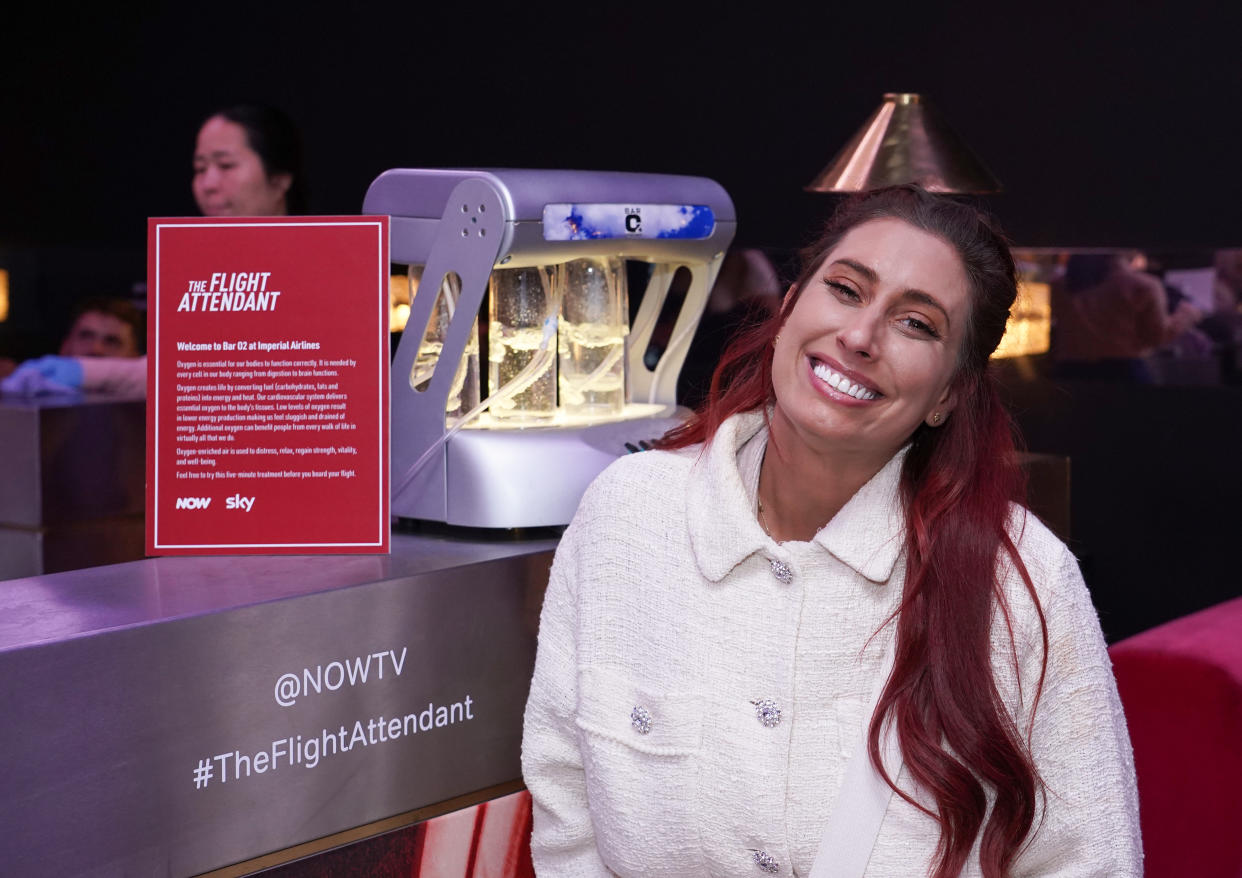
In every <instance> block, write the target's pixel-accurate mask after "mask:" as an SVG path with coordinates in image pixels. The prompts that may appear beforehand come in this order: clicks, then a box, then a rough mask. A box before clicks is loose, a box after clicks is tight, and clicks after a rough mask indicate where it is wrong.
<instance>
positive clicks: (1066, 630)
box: [523, 187, 1142, 878]
mask: <svg viewBox="0 0 1242 878" xmlns="http://www.w3.org/2000/svg"><path fill="white" fill-rule="evenodd" d="M803 265H804V269H803V271H802V273H801V276H800V277H799V278H798V280H797V281H796V282H795V283H794V285H793V286H792V287H791V288H790V290H789V292H788V293H787V294H786V297H785V301H784V303H783V305H782V308H781V311H780V313H779V314H778V315H776V316H775V317H774V318H773V319H772V320H771V321H770V322H769V323H767V324H765V325H762V326H760V327H757V328H756V329H755V330H753V331H752V332H750V333H749V334H747V335H745V336H743V337H742V338H740V339H739V340H738V341H737V342H736V343H735V345H734V346H733V347H732V348H731V349H730V350H729V351H728V352H727V353H726V354H725V356H724V358H723V360H722V361H721V364H720V366H719V368H718V369H717V372H716V374H715V376H714V378H713V382H712V390H711V394H710V396H709V397H708V400H707V402H706V403H705V404H704V406H703V407H702V408H701V409H700V410H699V411H698V412H697V413H696V414H695V415H694V417H693V418H692V419H691V420H690V421H688V422H687V423H686V424H685V425H683V426H682V427H681V428H679V429H678V430H675V431H673V432H672V433H671V434H670V435H669V436H667V437H665V439H664V440H663V442H662V443H661V450H658V451H653V452H648V453H646V454H641V455H634V456H631V457H628V458H625V459H622V460H620V461H618V462H617V463H615V464H614V465H613V466H612V467H610V468H609V469H608V470H606V471H605V472H604V474H603V475H601V476H600V478H599V479H597V480H596V482H595V483H594V484H593V485H592V487H591V488H590V490H588V492H587V494H586V496H585V497H584V498H583V501H582V504H581V505H580V507H579V510H578V513H577V515H576V516H575V518H574V521H573V522H572V523H571V525H570V527H569V528H568V530H567V531H566V533H565V536H564V538H563V540H562V542H561V545H560V547H559V549H558V551H557V556H556V560H555V562H554V564H553V569H552V576H551V580H550V583H549V586H548V592H547V596H546V598H545V602H544V608H543V615H542V619H541V623H540V632H539V652H538V657H537V660H536V667H535V674H534V678H533V680H532V683H531V692H530V698H529V701H528V703H527V712H526V730H525V735H524V740H523V766H524V774H525V780H526V783H527V786H528V787H529V788H530V791H531V794H532V796H533V801H534V819H535V823H534V836H533V841H532V850H533V854H534V857H535V863H536V867H537V870H538V872H539V874H540V875H561V874H574V875H581V874H599V875H606V874H614V873H615V874H619V875H630V874H634V875H637V874H643V875H675V874H676V875H684V874H708V873H710V874H720V875H733V874H737V875H749V874H754V873H755V871H756V869H758V870H760V871H762V872H766V873H770V874H786V875H788V874H793V875H820V874H831V875H833V876H845V875H850V876H863V875H868V876H891V875H928V876H935V878H949V876H953V875H958V874H966V875H982V876H987V878H998V876H1010V875H1017V874H1022V875H1044V874H1053V873H1055V874H1064V875H1069V874H1073V875H1075V876H1086V875H1098V876H1105V875H1107V876H1137V875H1140V874H1141V872H1142V865H1141V863H1142V853H1141V846H1140V842H1139V835H1138V805H1137V800H1136V794H1135V787H1134V769H1133V760H1132V756H1131V751H1130V744H1129V739H1128V736H1127V733H1126V727H1125V719H1124V715H1123V714H1122V712H1121V707H1120V704H1119V702H1118V699H1117V692H1116V686H1115V683H1114V681H1113V678H1112V674H1111V670H1110V665H1109V662H1108V657H1107V654H1106V652H1105V649H1104V641H1103V637H1102V636H1101V634H1100V628H1099V623H1098V621H1097V619H1096V616H1095V612H1094V610H1093V608H1092V605H1091V600H1090V596H1089V595H1088V593H1087V590H1086V587H1085V585H1084V583H1083V581H1082V577H1081V574H1080V573H1079V571H1078V566H1077V563H1076V561H1075V559H1074V558H1073V556H1072V555H1071V554H1070V553H1069V551H1068V550H1067V549H1066V547H1065V546H1064V545H1063V544H1062V543H1061V542H1060V541H1058V540H1057V539H1056V538H1055V537H1054V536H1053V535H1052V534H1051V532H1049V531H1048V530H1047V529H1046V528H1045V527H1044V526H1043V525H1042V524H1041V523H1040V522H1038V521H1037V520H1035V519H1034V518H1033V517H1032V516H1029V515H1028V514H1027V513H1026V511H1025V510H1024V509H1023V508H1022V507H1021V506H1020V505H1017V501H1018V500H1019V499H1020V496H1021V490H1020V488H1021V478H1020V473H1019V471H1018V469H1017V467H1016V459H1015V453H1014V441H1013V435H1012V432H1011V426H1010V423H1009V420H1008V416H1007V414H1006V413H1005V411H1004V410H1003V408H1002V407H1001V405H1000V403H999V402H998V399H997V396H996V392H995V389H994V387H993V382H992V378H991V376H990V374H989V372H988V357H989V355H990V354H991V352H992V351H993V350H995V348H996V346H997V344H998V343H999V341H1000V338H1001V336H1002V334H1003V332H1004V327H1005V320H1006V317H1007V315H1008V310H1009V308H1010V306H1011V305H1012V304H1013V301H1014V298H1015V295H1016V281H1015V271H1014V263H1013V259H1012V257H1011V255H1010V253H1009V250H1008V248H1007V246H1006V244H1005V242H1004V240H1003V239H1002V238H1001V236H1000V235H999V234H998V233H997V232H996V231H995V230H994V228H993V226H992V225H991V224H990V223H989V222H988V220H987V219H986V218H985V217H983V216H982V215H981V214H979V213H978V212H977V211H976V210H975V209H973V208H971V207H967V206H965V205H962V204H959V203H957V202H954V201H951V200H948V199H944V198H941V197H937V196H932V195H929V194H927V193H926V192H923V191H922V190H920V189H917V188H913V187H900V188H896V189H887V190H880V191H877V192H873V193H866V194H863V195H861V196H859V197H857V198H855V199H853V200H851V201H848V202H846V203H845V204H844V205H843V206H842V207H841V208H840V210H839V211H838V213H837V214H836V215H835V216H834V218H833V220H832V221H831V222H830V224H829V226H828V228H827V230H826V232H825V234H824V235H823V236H822V237H821V238H820V240H819V241H818V242H817V244H816V245H815V246H813V247H812V248H810V249H809V250H808V251H807V252H806V253H805V254H804V261H803ZM829 862H830V863H832V866H831V871H823V872H821V871H818V870H820V869H824V868H825V863H829Z"/></svg>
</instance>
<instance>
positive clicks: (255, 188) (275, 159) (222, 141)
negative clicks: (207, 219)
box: [191, 104, 306, 216]
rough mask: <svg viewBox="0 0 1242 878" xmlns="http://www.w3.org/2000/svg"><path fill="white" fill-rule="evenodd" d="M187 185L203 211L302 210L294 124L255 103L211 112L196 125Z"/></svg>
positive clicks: (273, 212)
mask: <svg viewBox="0 0 1242 878" xmlns="http://www.w3.org/2000/svg"><path fill="white" fill-rule="evenodd" d="M191 186H192V188H193V190H194V200H195V201H196V202H197V203H198V209H199V210H200V211H202V213H203V215H204V216H285V215H286V214H291V213H292V214H297V213H305V211H306V200H305V193H304V190H305V181H304V175H303V173H302V144H301V137H300V136H299V134H298V129H297V126H295V125H294V124H293V121H292V120H291V119H290V118H289V117H288V116H286V115H285V114H284V113H282V112H281V111H280V110H277V109H276V108H274V107H268V106H263V105H259V104H239V105H237V106H234V107H229V108H227V109H224V110H220V111H219V112H217V113H213V114H212V115H211V116H209V117H208V118H207V120H206V121H205V122H204V123H203V124H202V127H201V128H199V130H198V140H197V143H196V144H195V147H194V177H193V180H192V183H191Z"/></svg>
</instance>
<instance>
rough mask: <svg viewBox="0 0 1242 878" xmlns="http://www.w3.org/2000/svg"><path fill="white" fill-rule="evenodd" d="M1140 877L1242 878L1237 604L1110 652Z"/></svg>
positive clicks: (1241, 635) (1241, 617)
mask: <svg viewBox="0 0 1242 878" xmlns="http://www.w3.org/2000/svg"><path fill="white" fill-rule="evenodd" d="M1109 652H1110V654H1111V655H1112V659H1113V667H1114V671H1115V672H1116V675H1117V688H1118V691H1119V692H1120V694H1121V702H1122V705H1123V706H1124V707H1125V712H1126V721H1127V723H1128V725H1129V728H1130V740H1131V741H1132V742H1133V744H1134V767H1135V770H1136V772H1137V774H1138V789H1139V810H1140V816H1141V820H1142V827H1143V847H1144V850H1145V852H1146V861H1147V867H1146V874H1147V878H1164V876H1169V878H1173V876H1178V878H1181V876H1188V875H1193V876H1196V878H1216V876H1220V878H1242V598H1239V599H1237V600H1233V601H1228V602H1226V603H1223V604H1218V605H1217V606H1215V607H1211V608H1209V609H1206V610H1203V611H1201V612H1198V613H1194V614H1192V615H1190V616H1186V617H1184V618H1182V619H1177V620H1175V621H1173V622H1169V623H1167V624H1165V625H1161V626H1159V627H1157V628H1153V629H1151V630H1150V631H1145V632H1143V633H1142V634H1137V635H1135V636H1134V637H1130V638H1128V639H1126V640H1123V641H1121V642H1120V643H1117V644H1114V645H1113V646H1112V648H1111V649H1110V650H1109Z"/></svg>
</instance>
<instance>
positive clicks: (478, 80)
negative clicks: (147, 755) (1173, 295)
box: [0, 0, 1242, 636]
mask: <svg viewBox="0 0 1242 878" xmlns="http://www.w3.org/2000/svg"><path fill="white" fill-rule="evenodd" d="M1230 7H1232V8H1236V4H1230ZM1224 8H1225V7H1224V4H1221V6H1220V7H1219V8H1218V7H1217V6H1214V5H1208V4H1193V3H1178V4H1167V5H1165V4H1161V8H1155V4H1143V3H1136V2H1129V3H1122V2H1118V0H1103V2H1095V3H1089V2H1081V3H1077V4H1072V5H1071V4H1046V3H1045V4H1034V3H1028V4H1024V5H1022V6H1020V7H1019V6H1009V5H1006V4H1001V3H970V4H953V5H952V6H951V8H948V9H943V8H939V6H938V5H937V4H921V5H917V6H914V5H909V4H892V5H888V4H883V3H868V4H866V5H865V6H860V7H857V8H854V7H847V6H844V5H842V4H830V3H821V4H814V5H810V4H807V5H803V4H798V5H792V4H790V5H787V4H780V3H766V4H762V3H761V4H748V5H746V6H745V7H736V6H728V5H724V4H696V5H695V7H694V8H688V7H686V6H683V5H679V4H678V5H675V4H664V5H662V6H660V5H647V4H640V3H629V4H624V3H610V4H607V5H604V4H592V5H590V6H589V7H588V8H583V5H582V4H580V5H578V6H536V5H532V4H521V5H513V6H504V7H501V9H500V11H495V9H494V7H489V6H484V5H481V4H476V3H472V2H469V0H459V2H456V3H452V4H445V5H444V6H443V7H430V6H427V5H420V4H419V3H417V2H405V3H400V4H398V3H388V2H385V3H378V2H377V3H359V4H355V5H354V6H352V7H350V8H349V9H348V10H346V9H345V7H344V6H343V5H341V6H340V7H339V8H338V9H334V10H332V11H323V10H322V8H321V7H318V6H317V5H315V4H294V3H289V2H284V0H282V2H274V3H272V2H269V3H264V2H251V3H248V4H231V5H227V6H205V5H201V4H194V5H191V4H182V5H179V6H177V7H166V6H164V5H162V4H155V3H147V4H141V5H132V4H131V5H125V6H120V7H118V6H109V7H107V8H103V9H95V10H93V11H79V10H77V9H75V8H72V7H70V6H68V5H65V4H58V3H45V4H42V5H41V6H40V7H38V9H37V10H35V11H34V12H32V11H30V10H27V11H26V16H27V20H26V21H25V22H24V23H17V22H13V21H5V22H4V23H3V27H0V35H2V37H3V38H2V39H0V65H3V70H2V71H0V268H4V269H7V270H8V271H9V273H10V278H11V287H12V298H13V303H12V313H11V315H10V319H9V320H8V322H7V324H0V356H4V355H6V354H7V355H9V356H16V357H18V358H21V357H23V356H30V355H33V354H37V353H42V352H44V351H45V350H46V349H47V347H48V346H50V345H51V344H53V343H54V340H55V339H57V338H59V334H60V332H61V331H62V329H63V326H64V323H65V321H66V319H67V314H68V311H69V308H70V307H71V305H72V302H73V300H74V299H76V298H78V297H83V296H86V295H91V294H101V293H102V294H114V295H115V294H120V295H127V294H130V293H131V291H132V290H133V289H134V285H135V284H136V283H141V282H142V280H143V279H144V276H145V271H146V266H145V241H146V238H145V235H146V219H147V217H149V216H169V215H172V216H176V215H187V214H194V213H195V207H194V202H193V199H192V197H191V195H190V165H191V152H192V149H193V144H194V139H195V134H196V132H197V129H198V126H199V124H200V123H201V122H202V121H203V119H204V118H205V117H206V116H208V115H209V114H210V113H211V112H212V111H214V110H216V109H218V108H220V107H221V106H225V105H229V104H233V103H237V102H240V101H250V100H257V101H264V102H270V103H274V104H276V105H279V106H281V107H283V108H285V109H286V110H287V111H288V112H289V113H290V114H291V115H292V116H293V117H294V119H295V120H296V121H297V122H298V124H299V125H300V127H301V129H302V131H303V134H304V139H305V143H306V150H307V157H308V166H307V170H308V174H307V180H308V183H309V188H310V207H311V210H312V211H314V212H316V213H329V214H332V213H356V212H358V211H359V209H360V206H361V203H362V198H363V195H364V193H365V191H366V188H367V186H368V184H369V183H370V182H371V180H373V179H374V178H375V177H376V176H377V175H378V174H380V173H381V172H382V171H384V170H386V169H388V168H392V167H451V166H476V167H477V166H482V167H489V166H490V167H548V168H581V169H610V170H630V171H646V172H667V173H679V174H695V175H703V176H707V177H711V178H714V179H716V180H717V181H719V182H720V183H721V184H723V186H724V187H725V189H726V190H728V192H729V193H730V194H731V196H732V197H733V199H734V202H735V204H736V207H737V214H738V218H739V227H738V235H737V238H736V242H737V243H739V244H742V245H748V246H762V247H767V248H769V249H771V250H772V251H773V252H774V253H776V254H780V253H788V252H789V251H791V250H792V249H794V248H796V247H797V246H798V245H800V244H801V243H803V242H804V241H805V240H806V239H807V238H808V236H809V235H810V232H811V230H812V229H813V227H814V226H815V225H816V224H817V223H818V222H819V221H820V220H822V219H823V218H824V216H825V215H826V213H827V211H828V209H829V207H830V205H831V203H832V199H831V198H830V197H829V196H823V195H813V194H809V193H806V192H804V191H802V187H803V185H805V184H806V183H807V182H808V181H809V180H810V179H811V178H812V177H814V176H815V174H816V173H817V172H818V171H819V170H820V169H821V168H822V167H823V166H824V165H826V164H827V163H828V161H829V160H830V159H831V158H832V156H833V155H834V154H835V153H836V152H837V150H838V149H839V148H840V147H841V146H842V145H844V143H845V142H846V141H847V140H848V139H849V138H850V136H851V135H852V134H853V133H854V132H855V131H856V130H857V129H858V128H859V127H860V126H861V125H862V123H863V122H864V120H865V119H866V118H867V117H868V116H869V115H870V114H871V112H872V111H873V110H874V109H875V107H876V106H877V105H878V104H879V102H880V99H881V96H882V94H883V93H884V92H886V91H916V92H920V93H922V94H924V95H925V96H926V97H927V98H928V99H930V100H931V101H933V102H934V103H935V104H936V105H937V106H938V107H939V109H940V110H941V111H942V112H943V113H944V115H945V116H946V117H947V118H948V120H949V122H950V124H952V125H953V126H954V127H955V128H956V129H957V131H958V132H959V133H960V134H961V135H962V137H963V138H964V139H965V141H966V142H967V143H968V144H970V145H971V146H972V147H973V149H974V150H975V151H976V152H977V153H978V154H979V156H980V157H981V158H982V159H983V160H984V162H985V163H986V164H987V165H988V166H989V167H990V168H991V170H992V171H993V172H994V173H995V174H996V175H997V176H998V177H999V178H1000V180H1001V181H1002V183H1003V184H1004V185H1005V188H1006V191H1005V193H1004V194H1002V195H999V196H995V197H991V198H989V199H987V204H988V205H989V206H990V207H991V208H992V209H993V210H994V212H996V213H997V214H998V215H999V217H1000V219H1001V220H1002V223H1003V224H1004V225H1005V227H1006V228H1007V229H1008V230H1009V233H1010V236H1011V237H1012V238H1013V239H1014V241H1015V242H1016V243H1018V244H1021V245H1025V246H1056V247H1067V246H1078V247H1094V246H1131V247H1142V248H1150V249H1156V250H1160V251H1165V252H1176V251H1186V252H1189V251H1203V250H1207V249H1209V248H1214V247H1222V246H1235V247H1236V246H1242V211H1240V209H1239V204H1240V203H1242V174H1240V173H1239V164H1240V159H1239V157H1240V156H1242V148H1240V147H1242V138H1240V135H1242V106H1240V105H1242V99H1240V97H1239V95H1242V59H1240V58H1239V56H1240V54H1242V37H1240V35H1242V29H1240V28H1239V24H1242V14H1239V13H1238V12H1235V11H1231V12H1228V13H1226V12H1224V11H1222V10H1223V9H1224ZM739 10H740V11H739ZM10 14H12V13H10ZM31 15H36V16H37V17H38V18H40V19H41V20H31V19H30V16H31ZM1182 390H1183V389H1182V388H1157V389H1156V391H1158V393H1157V394H1156V395H1155V396H1148V395H1145V396H1143V397H1142V398H1134V399H1126V400H1124V401H1119V400H1118V399H1117V398H1116V397H1113V396H1111V395H1109V394H1108V393H1107V392H1105V393H1103V394H1100V395H1097V396H1090V395H1079V396H1069V395H1067V394H1065V393H1063V392H1062V391H1061V390H1060V389H1054V392H1053V394H1052V395H1051V396H1044V397H1040V398H1038V399H1035V400H1031V401H1025V402H1021V403H1020V404H1019V405H1017V406H1016V414H1017V415H1018V417H1019V420H1021V421H1023V422H1024V423H1023V426H1024V427H1025V428H1026V429H1027V432H1028V435H1030V436H1032V437H1034V438H1035V440H1036V441H1035V442H1034V443H1033V447H1034V448H1035V450H1044V451H1053V452H1058V453H1064V454H1071V455H1073V457H1074V481H1073V485H1074V491H1073V505H1074V516H1075V521H1074V530H1075V534H1076V536H1077V539H1076V541H1075V542H1074V543H1073V545H1074V548H1075V550H1076V551H1077V552H1078V553H1079V556H1080V558H1081V559H1082V561H1083V565H1084V569H1085V570H1086V572H1087V574H1088V580H1089V582H1090V583H1091V585H1092V590H1093V594H1094V595H1095V597H1096V601H1097V605H1098V606H1100V607H1101V610H1102V613H1103V615H1104V621H1105V628H1106V631H1107V632H1108V633H1109V634H1110V635H1111V636H1118V635H1122V634H1126V633H1132V632H1133V631H1136V630H1140V629H1141V628H1143V627H1147V626H1148V625H1150V624H1153V623H1154V622H1157V621H1161V620H1162V619H1164V618H1170V617H1172V616H1174V615H1179V614H1181V613H1182V612H1187V611H1189V610H1192V609H1196V608H1198V607H1200V606H1204V605H1206V604H1208V603H1212V602H1214V601H1215V600H1219V599H1222V597H1227V596H1232V595H1234V594H1236V593H1237V591H1238V589H1237V586H1236V584H1235V583H1236V564H1235V563H1234V561H1233V559H1232V557H1230V556H1229V552H1228V547H1229V546H1231V545H1232V544H1233V542H1235V541H1236V536H1237V533H1238V532H1239V531H1242V522H1239V516H1238V513H1237V512H1236V498H1237V496H1238V491H1237V488H1238V486H1239V484H1240V483H1242V476H1240V474H1239V467H1240V466H1242V464H1239V461H1242V457H1239V455H1238V454H1237V452H1236V437H1237V435H1238V431H1239V430H1242V406H1239V405H1238V398H1237V395H1236V388H1221V389H1219V391H1220V392H1216V391H1215V390H1212V391H1208V390H1203V391H1196V393H1186V392H1182ZM1225 391H1228V394H1226V393H1225ZM1230 394H1231V395H1230ZM1092 419H1094V420H1092ZM1156 439H1159V440H1160V442H1159V443H1156V444H1153V443H1154V441H1155V440H1156Z"/></svg>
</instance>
